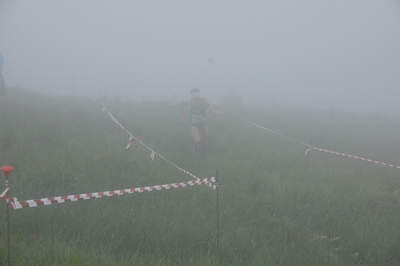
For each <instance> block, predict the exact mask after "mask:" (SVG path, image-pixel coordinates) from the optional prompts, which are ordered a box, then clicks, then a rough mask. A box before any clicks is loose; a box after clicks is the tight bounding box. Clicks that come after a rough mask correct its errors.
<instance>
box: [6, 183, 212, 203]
mask: <svg viewBox="0 0 400 266" xmlns="http://www.w3.org/2000/svg"><path fill="white" fill-rule="evenodd" d="M207 183H217V184H218V181H217V179H216V178H215V177H210V178H204V179H198V180H190V181H186V182H181V183H172V184H165V185H156V186H147V187H138V188H129V189H119V190H112V191H103V192H94V193H86V194H76V195H68V196H59V197H51V198H42V199H32V200H24V201H18V200H17V199H16V198H10V202H9V203H10V204H9V208H10V209H14V210H17V209H22V208H33V207H37V206H47V205H52V204H59V203H65V202H74V201H81V200H88V199H93V198H96V199H97V198H102V197H112V196H122V195H126V194H133V193H140V192H151V191H160V190H166V189H173V188H183V187H192V186H196V185H203V184H207ZM216 186H217V185H216Z"/></svg>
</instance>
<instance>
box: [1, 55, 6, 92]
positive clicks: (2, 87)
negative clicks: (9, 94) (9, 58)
mask: <svg viewBox="0 0 400 266" xmlns="http://www.w3.org/2000/svg"><path fill="white" fill-rule="evenodd" d="M2 71H3V56H2V55H1V54H0V97H3V96H4V95H6V85H5V83H4V78H3V74H2Z"/></svg>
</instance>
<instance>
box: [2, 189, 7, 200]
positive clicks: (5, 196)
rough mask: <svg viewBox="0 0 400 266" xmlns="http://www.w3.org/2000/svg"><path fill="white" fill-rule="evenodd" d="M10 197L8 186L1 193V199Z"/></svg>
mask: <svg viewBox="0 0 400 266" xmlns="http://www.w3.org/2000/svg"><path fill="white" fill-rule="evenodd" d="M5 199H8V188H6V189H5V190H4V191H3V193H1V195H0V200H5Z"/></svg>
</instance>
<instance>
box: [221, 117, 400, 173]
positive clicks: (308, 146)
mask: <svg viewBox="0 0 400 266" xmlns="http://www.w3.org/2000/svg"><path fill="white" fill-rule="evenodd" d="M215 113H219V114H225V115H233V116H235V117H237V118H239V119H241V120H243V121H246V122H248V123H250V124H252V125H254V126H256V127H258V128H261V129H263V130H266V131H269V132H271V133H274V134H277V135H279V136H281V137H284V138H287V139H290V140H292V141H295V142H297V143H299V144H302V145H305V146H307V150H306V153H305V154H306V155H307V154H308V153H309V152H310V150H311V149H313V150H317V151H321V152H326V153H330V154H336V155H340V156H344V157H348V158H353V159H357V160H361V161H366V162H370V163H375V164H379V165H384V166H389V167H392V168H397V169H400V166H397V165H393V164H389V163H383V162H379V161H376V160H371V159H367V158H363V157H360V156H356V155H350V154H346V153H341V152H336V151H330V150H326V149H321V148H317V147H312V146H311V145H310V144H307V143H305V142H302V141H298V140H296V139H293V138H291V137H288V136H285V135H283V134H281V133H278V132H276V131H274V130H271V129H268V128H266V127H263V126H260V125H258V124H256V123H254V122H252V121H250V120H247V119H245V118H242V117H240V116H238V115H234V114H230V113H226V112H218V111H215Z"/></svg>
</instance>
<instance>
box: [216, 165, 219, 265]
mask: <svg viewBox="0 0 400 266" xmlns="http://www.w3.org/2000/svg"><path fill="white" fill-rule="evenodd" d="M215 179H216V180H217V255H218V258H219V195H218V187H219V186H218V169H217V176H216V177H215Z"/></svg>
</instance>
